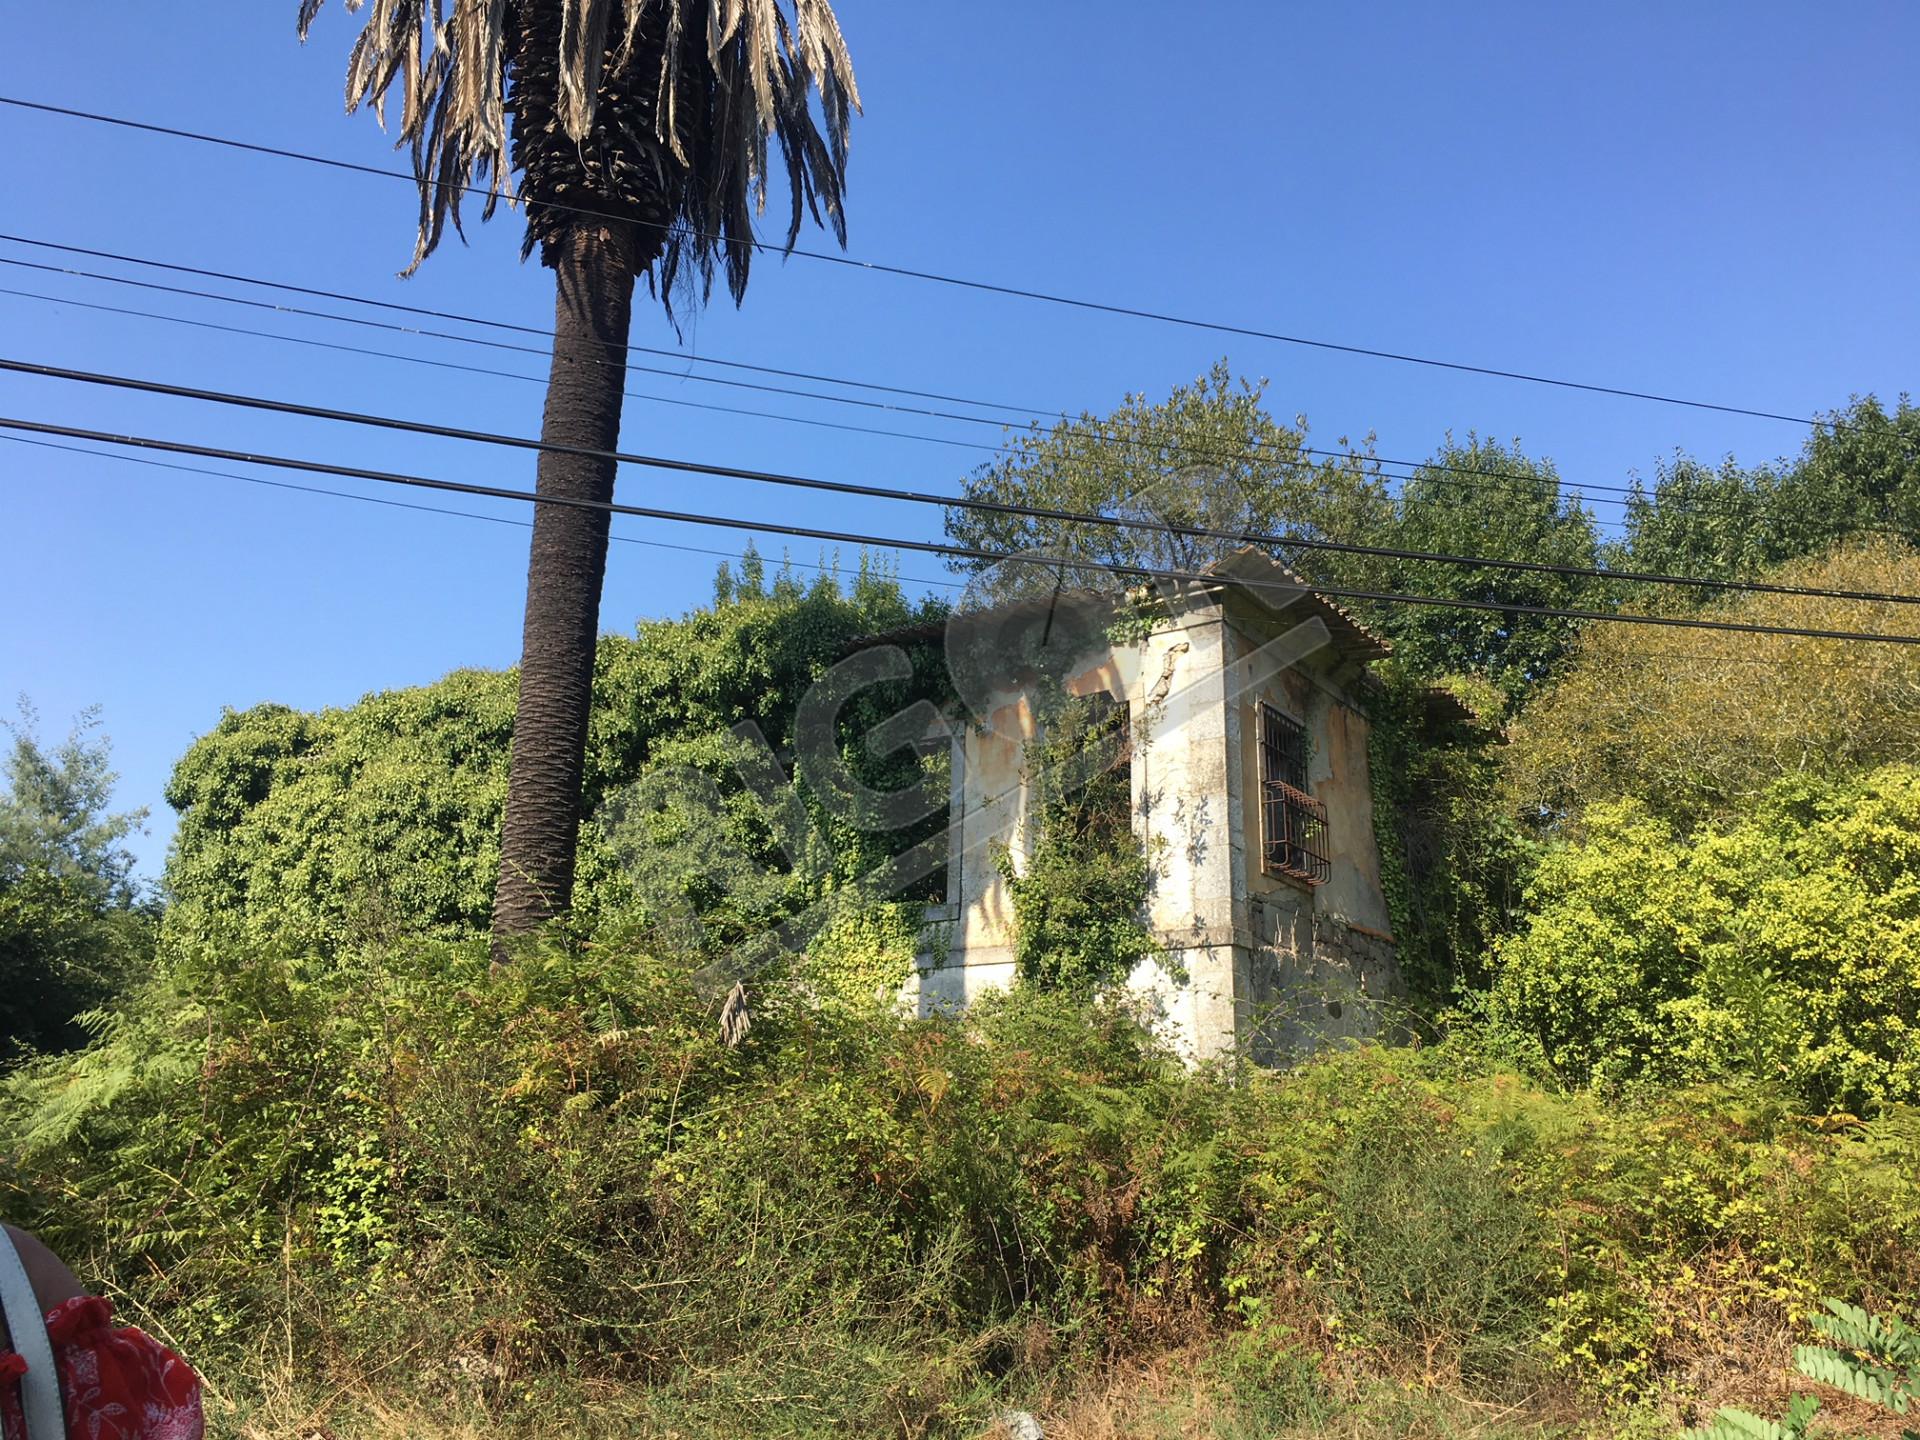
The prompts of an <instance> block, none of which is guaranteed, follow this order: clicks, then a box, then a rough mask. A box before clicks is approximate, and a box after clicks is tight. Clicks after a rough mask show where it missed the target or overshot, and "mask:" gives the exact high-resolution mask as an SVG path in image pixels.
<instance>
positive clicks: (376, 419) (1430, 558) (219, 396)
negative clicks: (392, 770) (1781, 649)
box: [0, 358, 1920, 608]
mask: <svg viewBox="0 0 1920 1440" xmlns="http://www.w3.org/2000/svg"><path fill="white" fill-rule="evenodd" d="M0 370H10V371H13V372H15V373H19V374H27V375H38V376H41V377H43V378H47V379H54V380H65V381H72V382H76V383H80V384H88V385H101V386H107V387H111V388H115V389H124V390H134V391H138V392H141V393H144V394H155V395H165V396H169V397H171V398H175V399H183V400H196V401H203V402H208V403H212V404H219V405H230V406H235V407H239V408H242V409H250V410H263V411H268V412H270V413H274V414H282V415H297V416H300V417H302V418H305V419H312V420H326V421H329V422H336V423H344V424H352V425H364V426H369V427H373V428H376V429H382V430H395V431H401V432H404V433H407V434H415V435H430V436H433V437H435V438H438V439H443V440H461V441H468V442H473V443H476V444H483V445H496V446H503V447H506V448H510V449H515V450H532V451H536V452H539V453H544V454H561V455H573V456H579V457H581V458H584V459H591V460H603V461H607V462H610V463H613V464H629V465H642V466H647V467H649V468H652V469H661V470H673V471H678V472H681V473H684V474H693V475H706V476H712V477H714V478H718V479H731V480H745V481H750V482H753V483H757V484H768V485H780V486H786V487H790V488H796V489H803V490H816V491H824V492H829V493H833V494H842V495H858V496H862V497H865V498H868V499H877V500H898V501H905V502H909V503H913V504H920V505H938V506H940V507H942V508H943V509H948V508H950V509H963V510H976V511H983V512H987V513H991V514H1002V515H1017V516H1020V517H1021V518H1024V519H1034V520H1054V521H1060V522H1064V523H1067V524H1078V525H1099V526H1105V527H1108V528H1114V529H1130V530H1140V531H1146V532H1150V533H1154V534H1164V535H1173V536H1181V537H1189V538H1196V539H1213V540H1227V541H1231V542H1234V543H1237V544H1259V545H1270V546H1274V547H1277V548H1282V549H1288V550H1316V551H1323V552H1331V553H1336V554H1349V555H1367V556H1374V557H1379V558H1384V559H1394V560H1403V561H1415V562H1420V563H1429V564H1445V565H1460V566H1465V567H1469V568H1474V569H1488V570H1503V571H1507V572H1508V573H1515V574H1533V575H1562V576H1571V577H1578V578H1583V579H1598V580H1618V581H1623V582H1627V583H1633V584H1652V585H1672V586H1681V587H1688V588H1695V589H1707V590H1718V591H1729V592H1743V593H1757V594H1771V595H1806V596H1817V597H1819V598H1822V599H1832V600H1859V601H1867V602H1871V603H1876V604H1920V595H1901V594H1888V593H1881V592H1873V591H1845V590H1827V589H1816V588H1811V587H1805V586H1795V585H1781V584H1775V583H1772V582H1768V581H1760V580H1722V579H1709V578H1706V577H1703V576H1692V575H1665V574H1658V573H1653V572H1645V571H1631V570H1612V569H1604V568H1601V567H1598V566H1581V565H1562V564H1557V563H1553V562H1549V561H1540V560H1510V559H1504V558H1499V557H1494V556H1481V555H1452V554H1446V553H1443V552H1439V551H1428V550H1407V549H1403V548H1400V547H1396V546H1389V545H1364V544H1357V543H1353V542H1348V541H1341V540H1324V539H1315V538H1311V537H1307V536H1300V535H1277V534H1268V533H1262V532H1258V531H1248V530H1224V529H1216V528H1213V527H1210V526H1200V525H1170V524H1168V523H1167V522H1165V521H1160V520H1134V519H1130V518H1127V517H1124V516H1112V515H1101V514H1096V513H1093V512H1089V511H1080V510H1063V509H1054V508H1052V507H1048V506H1038V505H1025V504H1017V503H1014V502H1011V501H1000V500H983V499H978V498H974V497H964V496H953V495H939V494H933V493H929V492H927V491H921V490H902V489H896V488H894V487H891V486H884V485H863V484H859V483H856V482H854V481H848V480H828V479H823V478H820V477H817V476H805V475H790V474H785V473H782V472H779V471H772V470H749V469H744V468H741V467H738V466H732V465H719V464H714V463H711V462H708V461H702V460H684V459H675V458H671V457H668V456H661V455H644V454H639V453H635V452H632V451H622V450H600V449H595V448H593V447H590V446H580V445H560V444H554V443H551V442H548V441H544V440H532V439H528V438H526V437H525V436H520V435H503V434H499V433H497V432H494V431H487V430H469V429H466V428H463V427H459V426H452V425H439V424H435V423H433V422H430V421H425V420H406V419H402V418H399V417H396V416H389V415H374V414H370V413H368V412H366V411H361V410H338V409H333V408H330V407H326V406H319V405H305V404H301V403H299V402H297V401H291V400H272V399H268V398H265V397H263V396H257V395H241V394H238V393H236V392H234V391H230V390H208V389H201V388H199V387H195V386H187V385H173V384H169V383H167V382H165V381H160V380H142V379H138V378H136V377H133V376H126V375H107V374H103V373H101V372H99V371H92V370H73V369H68V368H66V367H64V366H58V365H44V364H40V363H38V362H34V361H26V360H11V359H5V358H0ZM1327 593H1333V592H1331V591H1329V592H1327ZM1495 608H1501V607H1495Z"/></svg>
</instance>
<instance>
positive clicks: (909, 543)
mask: <svg viewBox="0 0 1920 1440" xmlns="http://www.w3.org/2000/svg"><path fill="white" fill-rule="evenodd" d="M0 429H6V430H21V431H25V432H27V433H28V434H34V435H58V436H61V437H64V438H67V439H73V440H86V441H90V442H93V443H96V444H107V445H121V446H128V447H131V448H137V449H146V450H159V451H162V452H165V453H168V454H180V455H194V456H199V457H202V458H205V459H212V460H224V461H228V462H232V463H238V464H243V465H263V466H269V467H274V468H279V469H286V470H295V471H299V472H302V473H305V474H320V475H337V476H341V477H343V478H346V479H353V480H372V481H378V482H380V483H381V484H387V485H410V486H417V487H419V488H422V489H428V490H442V491H447V492H450V493H453V494H461V495H479V496H485V497H488V498H490V499H496V500H515V501H521V502H524V503H529V504H537V505H562V506H566V507H568V508H571V509H585V510H595V511H601V512H604V513H606V514H608V515H634V516H638V517H640V518H641V519H646V520H662V521H666V522H668V523H671V524H680V525H711V526H716V527H719V528H722V529H729V530H746V531H753V532H759V533H764V534H770V535H788V536H793V537H796V538H799V539H807V540H826V541H831V542H835V543H839V544H846V545H859V546H862V547H865V548H868V549H875V550H915V551H919V552H921V553H923V554H929V555H946V556H950V557H953V558H956V559H963V560H975V561H981V562H986V563H1008V564H1025V565H1034V566H1039V567H1041V568H1043V569H1047V570H1050V571H1056V572H1062V573H1063V572H1064V571H1067V570H1072V571H1074V572H1076V573H1079V572H1083V571H1095V572H1100V573H1105V574H1108V575H1114V574H1125V575H1128V576H1133V577H1141V578H1146V579H1155V580H1175V581H1180V582H1183V583H1188V584H1195V585H1206V586H1217V585H1220V584H1221V583H1223V577H1222V576H1220V575H1218V574H1211V573H1208V572H1206V571H1197V570H1181V569H1172V568H1163V567H1159V566H1149V565H1127V566H1108V565H1104V564H1101V563H1099V562H1097V561H1085V560H1075V559H1073V558H1071V557H1069V556H1061V555H1035V554H1019V553H1009V552H1007V551H1002V550H986V549H982V548H980V547H978V546H972V545H954V544H950V543H946V542H942V541H937V540H910V539H902V538H896V537H889V536H883V535H862V534H859V533H857V532H849V531H845V530H830V529H826V528H824V527H821V526H812V525H794V524H790V523H784V522H779V521H772V520H747V519H740V518H737V517H734V516H723V515H706V514H701V513H697V512H689V511H682V510H662V509H657V508H655V507H652V506H644V505H624V504H620V503H618V502H616V501H612V500H591V499H585V498H582V497H578V496H569V495H539V494H534V493H531V492H529V491H525V490H514V489H510V488H508V487H504V486H497V485H476V484H473V483H471V482H469V481H461V480H440V479H435V478H432V477H429V476H423V475H408V474H403V473H400V472H397V471H391V470H373V469H367V468H363V467H360V466H352V465H340V464H335V463H322V462H320V461H316V460H300V459H294V458H292V457H288V456H279V455H265V454H260V453H258V452H254V451H246V450H229V449H224V448H221V447H217V446H210V445H195V444H190V443H188V442H186V441H180V440H161V439H157V438H154V437H151V436H141V435H127V434H114V433H111V432H107V431H101V430H88V429H83V428H80V427H77V426H71V425H55V424H52V423H50V422H46V421H39V420H26V419H20V418H14V417H0ZM1233 583H1235V584H1238V585H1241V586H1243V587H1245V588H1247V589H1250V590H1256V591H1258V590H1267V591H1273V592H1275V593H1279V594H1284V595H1286V596H1287V597H1288V599H1289V601H1290V600H1292V599H1295V598H1298V597H1299V596H1300V595H1301V594H1305V593H1311V594H1314V595H1319V596H1324V597H1328V598H1332V599H1345V600H1366V601H1370V602H1374V603H1377V604H1394V605H1428V606H1434V607H1437V608H1440V609H1447V610H1479V611H1489V612H1493V613H1496V614H1501V615H1509V616H1511V615H1537V616H1543V617H1546V618H1550V619H1559V620H1581V621H1603V622H1608V623H1617V624H1628V625H1655V626H1662V627H1665V628H1669V629H1681V630H1717V631H1726V632H1731V633H1735V634H1744V635H1796V636H1801V637H1803V638H1806V639H1810V640H1859V641H1876V642H1884V643H1887V644H1895V645H1920V635H1906V634H1884V633H1876V632H1874V631H1866V630H1822V629H1813V628H1809V627H1803V626H1789V625H1765V624H1757V623H1752V622H1747V621H1733V620H1709V619H1705V618H1701V617H1695V616H1681V615H1644V614H1623V613H1619V612H1615V611H1608V610H1578V609H1571V608H1563V607H1559V606H1552V605H1526V604H1514V603H1511V602H1508V601H1500V600H1473V599H1467V598H1464V597H1453V596H1439V595H1413V594H1400V593H1394V592H1389V591H1378V590H1358V589H1350V588H1345V587H1337V586H1329V585H1308V584H1306V583H1304V582H1303V583H1301V584H1287V583H1282V582H1277V581H1260V580H1244V579H1236V580H1234V581H1233ZM1282 603H1286V602H1282Z"/></svg>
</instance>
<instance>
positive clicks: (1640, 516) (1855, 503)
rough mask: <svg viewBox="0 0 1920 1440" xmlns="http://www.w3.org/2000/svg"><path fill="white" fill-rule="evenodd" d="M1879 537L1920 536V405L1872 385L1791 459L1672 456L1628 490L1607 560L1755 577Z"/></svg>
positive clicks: (1695, 572)
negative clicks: (1889, 404)
mask: <svg viewBox="0 0 1920 1440" xmlns="http://www.w3.org/2000/svg"><path fill="white" fill-rule="evenodd" d="M1875 535H1881V536H1889V537H1897V538H1904V539H1907V540H1909V541H1911V540H1912V539H1913V538H1914V537H1915V536H1916V535H1920V409H1917V408H1916V407H1915V406H1914V405H1913V404H1912V403H1911V402H1910V401H1909V400H1908V399H1907V398H1906V397H1905V396H1902V397H1901V399H1900V401H1899V403H1898V404H1897V405H1896V406H1895V408H1894V410H1893V412H1892V413H1891V414H1889V413H1888V412H1887V410H1886V408H1885V407H1884V406H1883V405H1882V404H1881V403H1880V402H1879V400H1877V399H1876V398H1874V397H1873V396H1871V395H1869V396H1866V397H1865V398H1863V399H1856V400H1854V401H1853V402H1852V403H1850V404H1849V405H1848V406H1847V407H1846V408H1845V409H1843V410H1837V411H1834V412H1832V413H1831V414H1829V415H1827V416H1825V417H1823V418H1822V420H1821V422H1820V423H1819V424H1818V425H1816V426H1815V427H1814V428H1813V430H1812V432H1811V433H1810V434H1809V435H1808V437H1807V440H1806V443H1805V444H1804V445H1803V446H1802V447H1801V451H1800V454H1799V456H1798V457H1797V458H1796V459H1793V460H1781V461H1779V462H1777V463H1775V464H1773V465H1765V466H1758V467H1755V468H1751V469H1747V468H1742V467H1741V466H1739V465H1738V464H1736V463H1735V462H1734V461H1733V460H1732V459H1731V458H1729V459H1727V460H1725V461H1723V462H1722V463H1721V465H1720V466H1719V468H1718V469H1714V468H1712V467H1709V466H1706V465H1703V464H1701V463H1700V462H1699V461H1697V460H1694V459H1692V458H1691V457H1689V456H1686V455H1677V456H1675V457H1674V459H1673V460H1672V461H1671V462H1670V463H1668V464H1665V465H1662V466H1661V467H1660V470H1659V472H1658V474H1657V476H1656V477H1655V480H1654V483H1653V485H1652V486H1651V487H1650V488H1638V489H1636V490H1635V492H1634V493H1633V494H1632V495H1630V496H1629V497H1628V500H1627V535H1626V539H1625V542H1624V544H1623V545H1622V547H1621V550H1620V554H1619V555H1617V556H1615V557H1613V558H1615V559H1616V560H1618V561H1619V562H1621V563H1623V564H1625V565H1628V566H1630V567H1631V568H1633V569H1638V570H1651V571H1660V572H1664V573H1669V574H1676V575H1705V576H1710V577H1712V578H1715V579H1726V578H1751V577H1753V576H1755V575H1758V574H1759V573H1761V572H1762V571H1764V570H1767V569H1770V568H1773V567H1775V566H1778V565H1781V564H1784V563H1786V562H1787V561H1790V560H1797V559H1800V558H1801V557H1803V556H1809V555H1818V554H1820V553H1822V552H1824V551H1826V550H1827V549H1829V548H1831V547H1832V546H1833V545H1835V544H1836V543H1841V542H1845V541H1848V540H1857V539H1860V538H1862V537H1871V536H1875ZM1710 593H1711V592H1705V591H1702V592H1698V593H1697V594H1695V595H1693V596H1691V597H1688V596H1673V595H1671V594H1669V595H1667V597H1666V598H1665V599H1664V600H1663V601H1662V602H1661V603H1665V604H1673V603H1676V602H1677V603H1687V602H1688V600H1689V599H1693V600H1700V599H1706V598H1709V596H1710ZM1649 598H1650V597H1649Z"/></svg>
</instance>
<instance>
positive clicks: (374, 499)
mask: <svg viewBox="0 0 1920 1440" xmlns="http://www.w3.org/2000/svg"><path fill="white" fill-rule="evenodd" d="M0 440H4V441H6V442H7V443H8V444H9V445H32V446H35V447H36V448H38V449H41V450H64V451H66V452H67V453H68V454H70V455H85V456H88V457H90V458H92V459H94V460H112V461H114V462H115V463H117V464H121V465H147V466H151V467H152V468H154V469H156V470H174V471H178V472H179V473H181V474H184V475H207V476H211V477H213V478H216V479H220V480H238V481H241V482H242V483H243V484H247V485H263V486H266V487H268V488H270V489H274V490H291V491H296V492H298V493H299V494H302V495H324V496H326V497H328V498H329V499H334V500H358V501H361V502H362V503H364V504H367V505H381V506H385V507H386V508H388V509H392V510H412V511H416V512H418V513H420V514H422V515H446V516H449V517H451V518H453V519H456V520H484V521H485V522H486V523H487V524H489V525H511V526H512V527H514V528H515V529H517V530H531V529H532V528H533V522H532V521H531V520H515V519H514V518H512V517H511V516H509V515H483V514H482V513H481V512H480V511H478V510H449V509H447V508H446V507H445V506H444V505H419V504H416V503H414V502H413V501H411V500H390V499H388V498H387V497H386V496H384V495H362V494H360V493H359V492H358V491H356V490H330V489H328V488H327V487H326V486H324V485H298V484H295V483H294V482H293V481H291V480H269V479H268V478H267V477H266V476H264V475H242V474H240V473H239V472H238V471H237V470H212V469H209V468H208V467H206V466H204V465H179V464H176V463H174V462H173V461H170V460H156V459H154V458H153V457H152V456H151V455H120V454H116V453H114V452H112V451H109V450H90V449H88V448H87V447H86V446H84V445H62V444H59V443H58V442H57V441H53V440H33V439H29V438H28V437H27V436H25V435H0ZM607 538H608V539H609V540H612V541H614V542H616V543H617V544H621V545H644V546H646V547H647V548H648V549H650V550H677V551H680V552H681V553H683V554H687V555H713V556H717V557H718V558H720V559H722V560H742V561H744V560H746V559H747V558H748V557H747V556H746V555H745V554H743V553H741V552H740V551H737V550H715V549H712V548H711V547H709V546H705V545H676V544H674V543H673V542H672V541H671V540H646V539H642V538H641V537H640V536H638V535H622V534H620V533H618V532H617V531H613V532H609V533H608V536H607ZM781 563H782V564H783V565H794V566H798V567H799V568H801V569H803V570H819V571H823V572H825V573H828V574H833V575H858V574H860V573H861V572H860V570H859V569H858V568H857V567H855V566H851V565H824V564H816V563H814V562H812V561H807V560H795V559H794V558H792V557H791V556H787V557H785V558H784V559H783V560H782V561H781ZM893 578H894V579H896V580H900V581H903V582H905V583H907V584H912V585H938V586H942V587H944V588H946V589H949V590H964V589H965V588H966V582H965V581H964V580H935V579H932V578H931V577H929V576H925V575H897V576H894V577H893Z"/></svg>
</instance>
